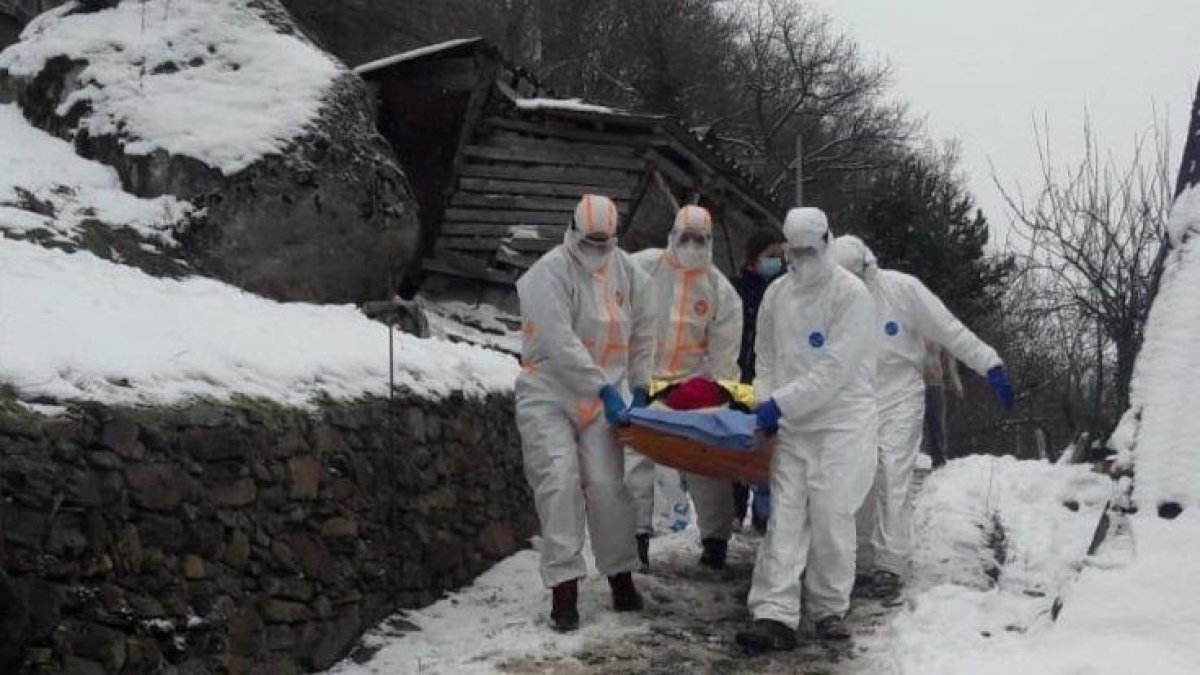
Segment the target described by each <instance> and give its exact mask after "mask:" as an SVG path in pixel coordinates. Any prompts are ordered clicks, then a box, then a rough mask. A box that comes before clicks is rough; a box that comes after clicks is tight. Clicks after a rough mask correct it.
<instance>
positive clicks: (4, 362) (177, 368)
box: [0, 236, 518, 405]
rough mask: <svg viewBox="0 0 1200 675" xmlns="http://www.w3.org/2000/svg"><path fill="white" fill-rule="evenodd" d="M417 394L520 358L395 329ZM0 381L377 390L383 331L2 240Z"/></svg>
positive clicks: (178, 396) (345, 312)
mask: <svg viewBox="0 0 1200 675" xmlns="http://www.w3.org/2000/svg"><path fill="white" fill-rule="evenodd" d="M395 349H396V382H397V384H398V385H401V386H404V387H407V388H409V389H411V390H413V391H415V392H417V393H419V394H425V395H429V396H442V395H446V394H449V393H452V392H455V391H463V392H466V393H468V394H478V393H485V392H490V391H505V390H508V389H510V388H511V386H512V383H513V380H514V379H515V377H516V374H517V372H518V366H517V362H516V360H515V359H513V358H512V357H510V356H507V355H504V354H500V353H498V352H494V351H489V350H486V349H482V348H479V347H474V346H470V345H464V344H454V343H450V342H445V341H441V340H432V339H431V340H422V339H418V338H415V337H412V336H409V335H405V334H399V333H398V334H396V336H395ZM0 383H5V384H10V385H12V386H14V387H15V388H16V389H17V391H18V392H19V393H20V394H21V395H22V396H23V397H25V398H42V397H48V398H54V399H60V400H72V399H91V400H99V401H106V402H113V403H170V402H175V401H179V400H182V399H186V398H188V397H192V396H212V397H216V398H227V397H229V396H231V395H233V394H245V395H251V396H262V397H266V398H269V399H273V400H276V401H280V402H283V403H287V404H296V405H303V404H306V403H309V402H310V401H311V399H312V397H313V396H315V395H318V394H324V395H328V396H331V397H334V398H351V397H356V396H360V395H363V394H385V393H386V391H387V386H388V330H387V328H386V327H385V326H384V325H383V324H380V323H376V322H374V321H371V320H369V319H367V318H366V317H364V316H363V315H362V314H360V313H359V312H358V310H356V309H355V308H353V307H350V306H323V305H310V304H303V303H278V302H274V301H271V300H267V299H264V298H261V297H258V296H255V295H252V294H250V293H246V292H244V291H242V290H239V289H237V288H235V287H233V286H229V285H227V284H223V283H220V282H217V281H213V280H210V279H204V278H199V277H193V278H188V279H183V280H172V279H159V278H155V277H151V276H149V275H147V274H144V273H143V272H141V271H139V270H136V269H133V268H131V267H126V266H123V265H118V264H114V263H112V262H108V261H105V260H101V259H99V258H97V257H95V256H93V255H92V254H90V253H87V252H83V251H80V252H76V253H67V252H64V251H58V250H51V249H46V248H42V247H41V246H38V245H36V244H32V243H27V242H20V241H14V240H12V239H7V238H3V237H2V236H0Z"/></svg>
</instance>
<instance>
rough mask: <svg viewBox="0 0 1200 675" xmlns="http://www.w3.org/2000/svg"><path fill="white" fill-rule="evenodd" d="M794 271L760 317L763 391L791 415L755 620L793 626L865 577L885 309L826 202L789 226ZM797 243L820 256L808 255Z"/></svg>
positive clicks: (830, 608) (796, 214) (758, 569)
mask: <svg viewBox="0 0 1200 675" xmlns="http://www.w3.org/2000/svg"><path fill="white" fill-rule="evenodd" d="M783 232H784V236H785V237H786V238H787V242H788V244H787V246H788V249H787V250H788V254H787V255H788V261H789V271H788V273H787V274H786V275H785V276H783V277H782V278H781V279H779V280H778V281H776V282H775V283H773V284H771V286H770V287H769V288H768V289H767V292H766V295H765V296H764V297H763V301H762V305H761V307H760V309H759V313H758V337H757V339H756V342H755V351H756V352H757V355H756V359H757V360H756V367H755V369H756V377H755V380H754V391H755V396H756V397H757V399H758V401H759V402H760V404H761V403H762V402H765V401H767V400H768V399H772V398H773V399H774V400H775V402H776V403H777V404H778V405H779V408H780V411H781V412H782V418H781V421H780V427H779V434H778V444H777V445H776V448H775V454H774V456H773V457H772V460H771V518H770V521H769V522H768V525H767V536H766V539H765V540H764V541H763V544H762V546H761V547H760V548H759V551H758V560H757V562H756V563H755V566H754V578H753V581H752V585H751V587H750V596H749V600H748V604H749V608H750V612H751V614H752V615H753V616H754V618H755V619H770V620H773V621H778V622H780V623H783V624H785V625H788V626H791V627H793V628H795V627H797V626H798V625H799V622H800V601H801V588H800V575H801V573H803V574H804V588H803V595H804V602H805V613H806V614H807V615H808V616H809V617H810V618H812V619H813V620H816V621H819V620H821V619H824V618H826V617H828V616H832V615H839V616H840V615H843V614H845V612H846V610H847V609H849V607H850V589H851V587H852V586H853V584H854V541H855V537H854V514H855V512H856V511H857V510H858V507H859V505H860V504H862V500H863V498H864V496H865V495H866V493H867V490H868V489H869V487H870V483H871V469H872V465H873V463H874V453H873V451H872V450H873V448H874V447H875V439H874V436H875V424H876V419H875V392H874V390H873V389H872V386H871V375H872V373H873V372H874V367H875V361H874V353H873V345H874V343H873V341H872V339H871V335H870V332H871V327H872V323H873V320H874V317H875V308H874V304H873V303H872V302H871V296H870V294H869V293H868V292H867V289H866V288H865V287H863V284H862V282H861V281H859V280H858V279H857V278H855V277H854V275H852V274H850V273H849V272H847V271H846V270H843V269H841V268H840V267H838V266H837V264H836V263H835V262H834V261H833V259H832V257H830V255H829V250H828V241H829V237H830V235H829V226H828V224H827V221H826V219H825V214H824V213H822V212H821V211H820V210H819V209H812V208H796V209H792V210H791V211H790V212H789V213H788V215H787V218H786V219H785V221H784V226H783ZM796 247H813V248H815V249H816V254H815V255H812V256H805V257H804V259H802V260H797V259H796V258H795V257H794V256H793V251H794V250H795V248H796Z"/></svg>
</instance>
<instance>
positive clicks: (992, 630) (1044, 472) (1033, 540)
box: [894, 455, 1112, 675]
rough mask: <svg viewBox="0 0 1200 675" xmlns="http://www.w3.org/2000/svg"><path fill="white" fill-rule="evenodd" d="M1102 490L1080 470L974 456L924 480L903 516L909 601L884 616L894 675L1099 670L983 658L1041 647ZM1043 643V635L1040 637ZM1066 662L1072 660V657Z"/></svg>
mask: <svg viewBox="0 0 1200 675" xmlns="http://www.w3.org/2000/svg"><path fill="white" fill-rule="evenodd" d="M1111 492H1112V483H1111V481H1110V480H1109V479H1108V478H1106V477H1105V476H1102V475H1098V474H1095V473H1092V472H1091V471H1090V468H1089V467H1087V466H1080V465H1076V466H1057V465H1053V464H1049V463H1046V462H1035V461H1017V460H1015V459H1013V458H1011V457H1004V458H996V457H991V456H986V455H976V456H971V457H967V458H963V459H958V460H954V461H951V462H950V463H949V464H947V465H946V467H945V468H944V469H941V470H939V471H937V472H935V473H933V474H932V475H931V476H930V477H929V479H927V481H926V483H925V486H924V490H923V492H922V494H921V495H920V496H919V497H918V498H917V502H916V512H915V516H914V521H915V522H914V527H915V536H916V538H915V541H914V544H915V551H914V556H913V567H914V577H913V580H912V588H913V597H912V599H911V605H910V608H909V611H906V612H904V613H902V614H901V615H900V616H899V617H898V618H897V620H896V622H895V626H894V629H895V632H896V642H895V654H896V660H897V661H898V665H899V666H900V670H901V672H904V673H922V674H935V673H945V674H947V675H950V674H956V673H985V672H986V673H993V672H995V673H1006V674H1011V673H1016V672H1022V673H1024V672H1036V673H1068V672H1099V671H1087V670H1085V671H1077V670H1071V669H1070V668H1066V669H1058V667H1057V666H1056V665H1054V663H1053V660H1047V661H1045V662H1041V661H1039V660H1038V659H1036V658H1033V657H1031V658H1030V660H1029V661H1026V662H1022V665H1023V666H1024V667H1027V668H1031V669H1029V670H1020V669H1018V670H1013V669H1011V668H1012V666H1011V665H1008V666H1005V667H999V666H996V665H995V664H997V663H999V662H1001V661H1004V660H1005V659H1010V658H1014V657H1015V656H1017V655H1023V654H1026V653H1027V652H1033V653H1036V651H1037V650H1038V649H1042V648H1043V646H1044V644H1046V642H1047V639H1048V638H1044V637H1043V636H1044V635H1045V634H1046V633H1048V632H1050V631H1052V630H1053V627H1054V624H1053V623H1051V621H1050V611H1051V607H1052V606H1053V603H1054V600H1055V598H1057V597H1059V596H1060V595H1061V594H1062V593H1064V592H1066V590H1067V589H1068V588H1070V585H1071V583H1073V581H1074V579H1075V576H1076V573H1077V570H1078V569H1079V566H1080V565H1081V564H1082V561H1083V559H1084V556H1085V555H1086V553H1087V549H1088V544H1089V542H1090V540H1091V535H1092V530H1093V527H1094V525H1095V523H1096V521H1097V519H1098V518H1099V516H1100V513H1102V511H1103V509H1104V505H1105V502H1106V501H1107V499H1108V497H1109V495H1110V494H1111ZM1049 640H1050V641H1053V638H1049ZM1075 665H1078V664H1075Z"/></svg>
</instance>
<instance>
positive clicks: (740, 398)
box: [650, 380, 756, 410]
mask: <svg viewBox="0 0 1200 675" xmlns="http://www.w3.org/2000/svg"><path fill="white" fill-rule="evenodd" d="M676 382H678V380H650V395H651V396H654V395H655V394H657V393H658V392H660V391H662V390H663V389H666V388H667V387H669V386H671V385H673V384H675V383H676ZM717 384H719V385H721V386H722V387H724V388H725V391H728V392H729V394H730V396H732V397H733V400H734V401H737V402H738V403H741V404H742V405H744V406H746V407H747V408H750V409H751V410H753V409H754V407H755V405H756V403H755V400H754V387H753V386H751V385H748V384H744V383H742V382H738V381H736V380H717Z"/></svg>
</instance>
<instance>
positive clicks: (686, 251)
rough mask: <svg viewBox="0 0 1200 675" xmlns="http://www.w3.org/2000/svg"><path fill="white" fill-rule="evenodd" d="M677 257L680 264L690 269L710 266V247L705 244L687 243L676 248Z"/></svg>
mask: <svg viewBox="0 0 1200 675" xmlns="http://www.w3.org/2000/svg"><path fill="white" fill-rule="evenodd" d="M675 258H676V259H677V260H678V261H679V264H680V265H683V266H684V267H687V268H690V269H696V268H700V267H706V266H708V262H709V261H708V247H707V246H705V245H704V244H697V243H687V244H680V245H679V246H677V247H676V248H675Z"/></svg>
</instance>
